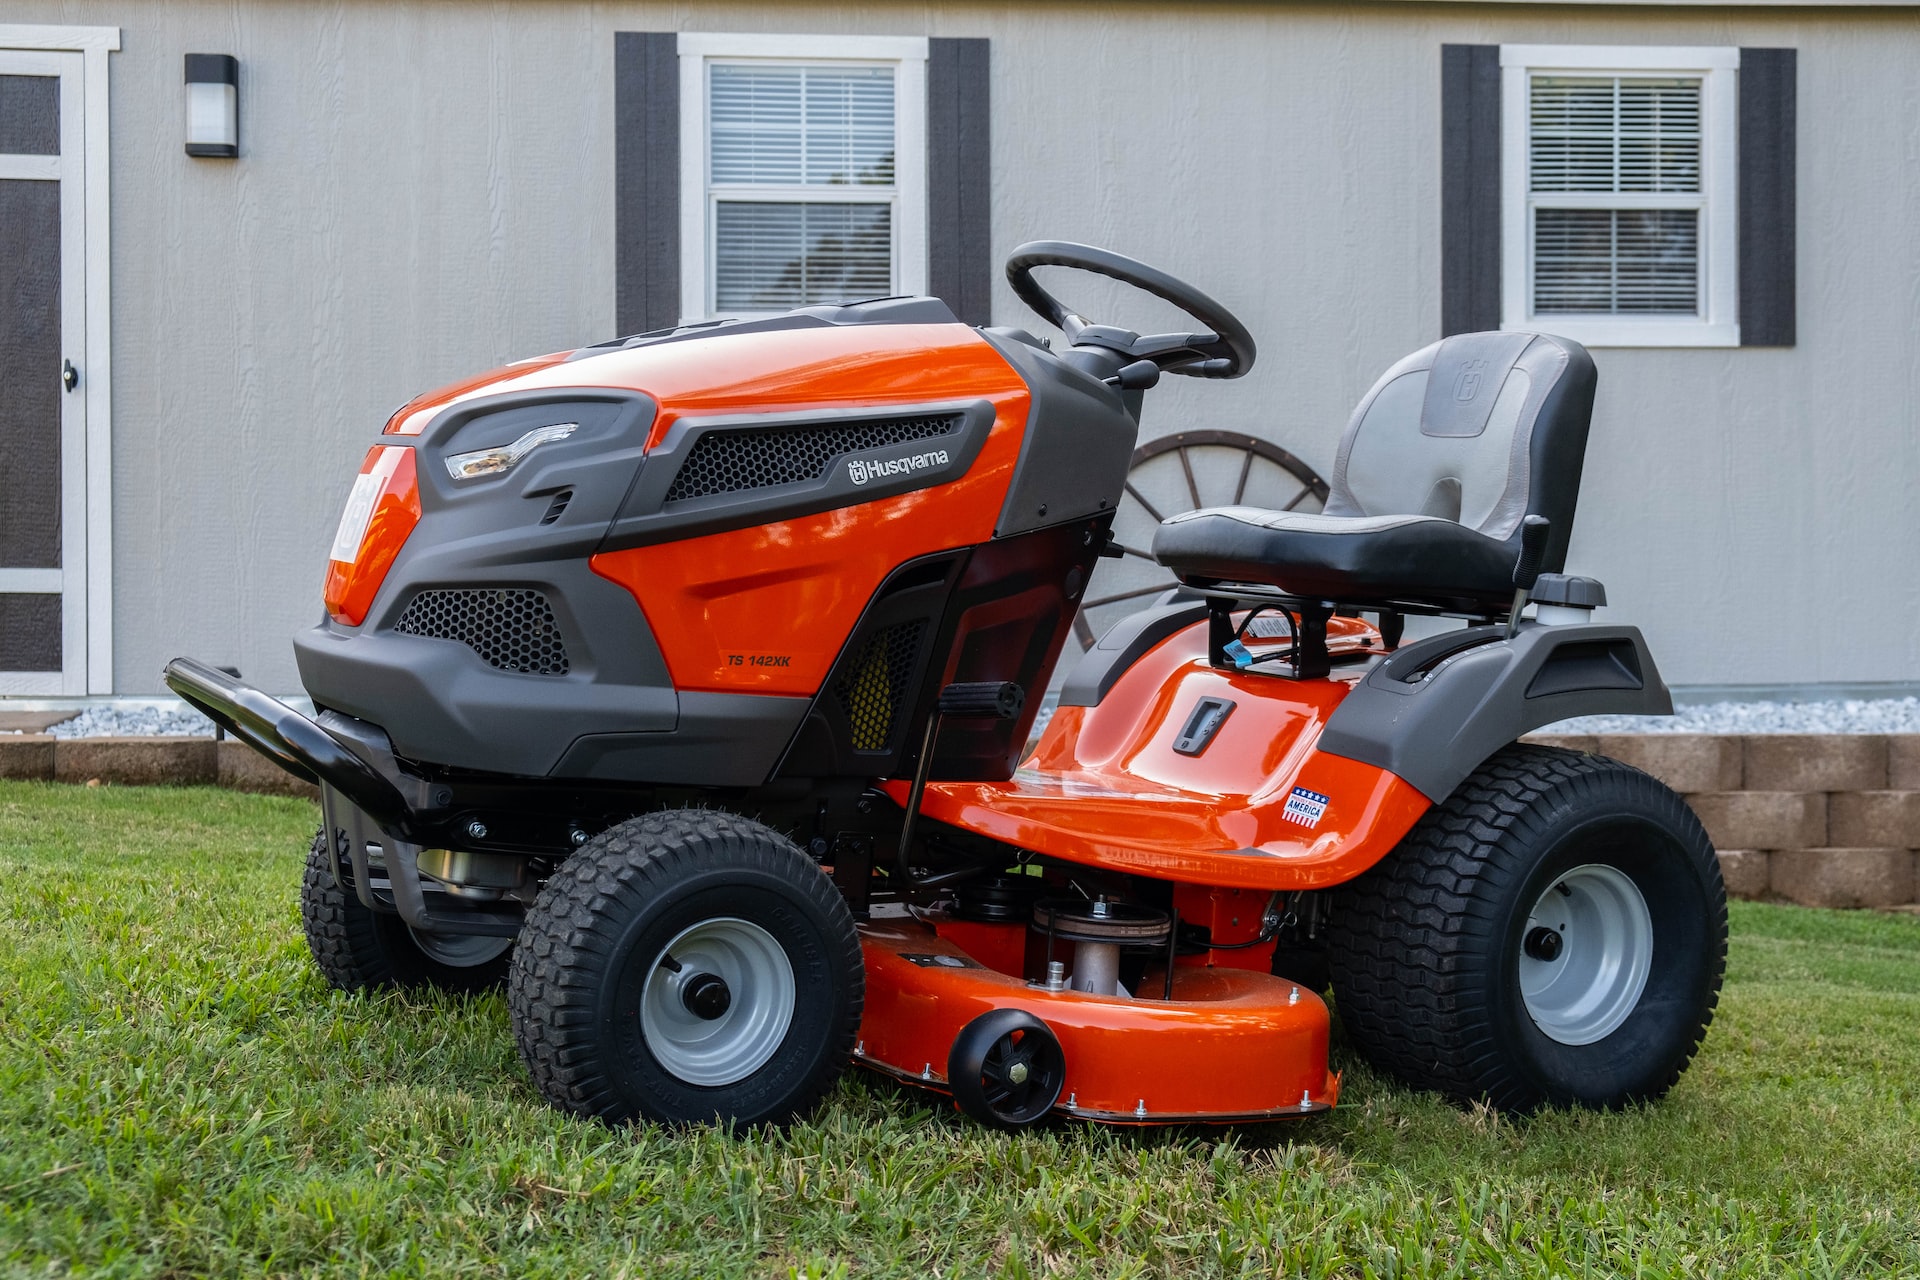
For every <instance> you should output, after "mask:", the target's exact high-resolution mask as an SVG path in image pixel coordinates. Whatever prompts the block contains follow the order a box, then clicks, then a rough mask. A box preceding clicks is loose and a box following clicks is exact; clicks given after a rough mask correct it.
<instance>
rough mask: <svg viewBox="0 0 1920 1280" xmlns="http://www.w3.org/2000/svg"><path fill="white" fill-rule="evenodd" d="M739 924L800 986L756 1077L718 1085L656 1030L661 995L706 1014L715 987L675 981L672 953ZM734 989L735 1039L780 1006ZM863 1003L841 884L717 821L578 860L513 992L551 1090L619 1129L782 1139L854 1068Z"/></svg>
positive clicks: (607, 836)
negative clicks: (767, 1134) (703, 931)
mask: <svg viewBox="0 0 1920 1280" xmlns="http://www.w3.org/2000/svg"><path fill="white" fill-rule="evenodd" d="M730 921H731V922H745V924H746V925H747V926H750V927H751V930H752V931H754V936H756V937H765V938H767V939H770V940H771V942H772V944H775V945H777V947H778V950H779V954H780V955H782V956H784V957H785V961H786V964H787V965H788V966H790V971H791V979H792V988H791V992H790V993H787V992H784V991H783V992H782V993H781V994H779V995H778V997H777V999H778V1000H780V1001H783V1002H784V1001H791V1004H790V1010H791V1012H790V1016H789V1017H787V1020H786V1030H785V1033H784V1035H782V1036H780V1037H779V1039H778V1041H777V1043H774V1042H773V1041H771V1040H768V1041H766V1043H767V1044H768V1045H771V1048H769V1049H767V1050H766V1052H767V1053H768V1055H769V1056H767V1057H765V1058H764V1060H763V1061H761V1063H760V1065H758V1066H755V1067H752V1069H751V1073H750V1074H747V1075H745V1076H744V1078H740V1079H731V1080H726V1081H724V1082H722V1083H717V1084H716V1083H703V1082H702V1081H701V1079H700V1078H699V1077H698V1073H697V1072H696V1071H694V1070H692V1069H690V1068H688V1067H687V1066H685V1065H684V1063H683V1065H682V1066H680V1067H679V1068H677V1069H676V1068H674V1067H670V1066H669V1065H668V1063H669V1062H672V1061H674V1058H673V1056H672V1055H673V1054H675V1053H688V1052H690V1050H688V1049H687V1048H686V1047H685V1046H684V1045H676V1044H675V1043H674V1042H673V1041H672V1039H671V1038H670V1035H669V1034H668V1033H667V1032H663V1031H660V1030H659V1024H658V1022H657V1021H656V1022H654V1023H651V1024H650V1023H649V1022H648V1021H647V1019H648V1018H657V1013H656V1012H655V1011H656V1010H657V1009H658V1007H659V1005H658V1001H660V1000H662V999H665V998H666V997H663V996H662V995H661V994H660V993H661V991H662V990H663V986H662V984H670V983H675V982H678V983H680V984H681V986H682V987H684V988H685V989H684V990H679V989H678V988H676V990H677V991H678V994H679V996H680V998H681V999H682V1000H683V1001H684V1002H685V1005H686V1008H687V1009H688V1010H689V1011H691V1010H693V1009H694V1007H695V1006H694V996H693V991H694V988H693V987H692V986H689V985H687V984H689V983H692V982H693V981H694V979H695V978H698V977H701V976H711V975H702V974H693V975H691V976H688V977H685V978H682V977H681V971H680V970H679V969H678V968H675V969H672V970H671V976H669V977H662V976H660V975H661V974H663V973H666V972H668V970H667V969H665V968H663V964H670V965H677V963H678V962H677V961H675V960H674V959H673V957H671V956H670V954H669V952H668V948H669V944H675V945H678V944H677V943H675V940H676V939H679V938H682V937H686V936H688V931H689V930H693V929H696V928H713V927H728V928H731V927H733V926H732V925H729V924H727V922H730ZM767 954H771V953H770V952H769V953H767ZM773 963H775V964H777V963H778V962H777V961H774V962H773ZM689 967H692V966H689ZM722 985H723V990H725V992H726V994H725V996H724V998H723V999H721V1000H720V1001H719V1009H720V1012H718V1013H715V1014H712V1015H710V1016H711V1019H712V1020H714V1021H716V1022H717V1023H719V1024H720V1026H721V1029H722V1031H726V1028H730V1027H733V1026H734V1025H735V1023H734V1022H733V1021H731V1019H736V1018H747V1017H749V1016H754V1015H755V1013H756V1010H757V1009H763V1008H764V1006H765V1004H766V1001H765V1000H762V1001H760V1002H759V1003H757V1004H756V1001H755V998H754V995H753V994H752V993H753V983H752V982H751V981H749V982H747V983H744V984H743V986H744V988H745V989H744V991H743V992H734V991H732V990H731V988H728V987H726V984H724V983H723V984H722ZM761 985H762V986H768V985H770V984H768V983H762V984H761ZM864 996H865V971H864V969H863V968H862V966H861V960H860V939H859V935H858V934H857V933H856V932H855V931H854V924H853V914H852V913H851V912H850V911H849V910H848V909H847V904H846V900H845V899H844V898H842V897H841V896H840V893H839V891H838V890H837V889H835V888H834V886H833V882H832V881H831V880H829V879H828V878H827V876H826V875H825V874H824V873H823V872H821V870H820V868H819V867H817V866H815V865H814V863H813V862H812V861H811V860H810V859H809V858H807V856H806V855H805V854H803V853H801V852H800V850H799V849H798V848H796V847H795V846H794V844H793V842H792V841H790V840H788V839H786V838H785V837H784V836H781V835H779V834H778V833H776V832H774V831H772V830H769V829H768V828H766V827H764V826H762V825H760V824H759V823H757V822H751V821H748V820H747V819H745V818H740V817H736V816H734V815H732V814H726V813H716V812H712V811H706V810H675V811H670V812H666V813H656V814H649V815H648V816H646V817H643V818H635V819H633V820H631V821H628V822H624V823H621V824H620V825H619V826H616V827H613V828H610V829H609V830H607V831H604V832H602V833H601V834H600V835H598V836H596V837H594V839H592V840H590V841H588V842H587V843H586V844H585V845H583V846H581V847H580V849H578V850H577V851H575V852H574V854H573V855H572V856H571V857H569V858H568V859H567V861H566V862H565V863H564V864H563V865H562V866H561V867H560V869H559V871H557V872H555V873H554V875H553V876H552V877H551V878H550V879H549V880H548V881H547V884H546V887H545V888H544V889H542V890H541V893H540V897H539V900H538V901H537V902H536V903H535V904H534V906H533V908H532V909H531V910H530V911H529V912H528V913H527V922H526V925H525V927H524V928H523V929H522V930H521V933H520V942H519V945H518V946H517V947H515V948H514V960H513V970H512V976H511V977H510V979H509V980H508V987H507V1002H508V1008H509V1009H510V1010H511V1012H512V1015H513V1034H514V1039H515V1041H516V1042H517V1043H518V1045H519V1047H520V1056H521V1058H522V1059H523V1060H525V1062H526V1064H527V1070H528V1071H529V1072H530V1073H531V1074H532V1076H533V1081H534V1084H535V1085H536V1086H538V1088H539V1090H540V1092H541V1093H542V1094H543V1095H545V1097H546V1098H547V1100H548V1101H549V1102H551V1103H553V1105H554V1106H556V1107H559V1108H561V1109H562V1110H565V1111H571V1112H574V1113H575V1114H578V1115H585V1116H594V1117H597V1118H599V1119H601V1120H604V1121H606V1122H608V1123H610V1124H618V1123H622V1122H625V1121H628V1120H632V1119H635V1118H644V1119H648V1120H654V1121H659V1122H663V1123H700V1122H708V1121H718V1122H719V1123H721V1124H734V1125H741V1126H750V1125H757V1124H774V1125H780V1124H785V1123H787V1122H789V1121H791V1120H794V1119H796V1118H798V1117H800V1116H802V1115H804V1114H806V1113H807V1112H808V1111H810V1110H811V1109H812V1108H813V1107H814V1106H815V1104H817V1103H818V1102H819V1100H820V1098H821V1096H822V1095H824V1094H825V1093H826V1092H827V1090H828V1089H830V1088H832V1087H833V1084H834V1082H835V1081H836V1080H838V1079H839V1077H840V1075H841V1073H842V1072H843V1071H844V1070H845V1069H846V1066H847V1063H848V1061H849V1060H850V1058H851V1057H852V1052H853V1041H854V1035H855V1033H856V1031H857V1030H858V1029H859V1025H860V1008H861V1002H862V1000H863V998H864ZM775 998H776V997H768V998H767V999H775ZM735 1001H738V1002H739V1003H737V1004H735V1003H733V1002H735ZM643 1002H644V1003H645V1008H644V1009H643ZM674 1016H675V1017H678V1016H679V1015H678V1014H677V1013H675V1014H674ZM700 1016H701V1017H703V1018H704V1017H709V1015H707V1014H701V1015H700ZM649 1025H652V1026H654V1027H655V1033H656V1035H657V1039H656V1040H652V1041H650V1040H649V1034H650V1033H649V1031H648V1027H649ZM743 1025H744V1024H743ZM726 1033H727V1034H732V1032H726ZM743 1052H744V1051H743ZM663 1058H664V1060H663ZM743 1060H744V1061H748V1062H751V1061H753V1060H754V1059H753V1056H752V1054H750V1053H748V1054H746V1055H745V1058H744V1059H743Z"/></svg>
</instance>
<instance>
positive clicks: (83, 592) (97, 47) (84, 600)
mask: <svg viewBox="0 0 1920 1280" xmlns="http://www.w3.org/2000/svg"><path fill="white" fill-rule="evenodd" d="M119 49H120V28H118V27H71V26H37V25H27V24H22V23H0V50H6V51H9V52H13V51H19V52H36V51H39V52H64V53H79V54H81V55H82V57H81V59H80V70H79V73H78V74H79V76H80V94H79V100H80V102H81V111H82V126H81V145H82V148H83V153H82V156H81V165H80V173H81V178H80V181H81V182H82V184H83V205H82V215H81V217H82V224H83V231H82V235H81V243H80V244H78V245H67V244H65V243H62V245H61V246H60V253H61V258H62V264H61V267H62V272H61V273H62V276H63V277H65V276H66V275H67V273H68V259H67V255H68V254H70V253H72V254H77V255H78V256H79V257H80V259H81V263H82V266H81V277H82V284H81V305H82V306H83V307H84V308H85V313H86V326H85V335H84V339H83V341H82V347H81V350H80V352H79V356H80V359H79V365H80V385H79V386H78V387H76V388H75V390H76V391H78V392H79V394H80V395H81V396H82V397H83V400H82V405H81V408H82V412H83V413H84V414H85V421H86V426H85V431H84V450H83V452H84V457H83V458H82V459H81V468H80V469H81V471H82V474H83V475H84V476H85V482H84V486H83V493H84V495H85V497H84V501H85V504H86V517H85V522H84V535H83V541H82V545H81V547H80V548H79V552H80V555H81V557H82V559H83V563H84V572H83V573H82V574H81V575H80V582H79V585H78V589H77V590H76V589H75V587H74V585H73V583H74V579H73V575H71V574H68V576H67V578H66V583H67V584H68V585H67V586H66V587H65V588H64V589H63V591H62V593H61V594H62V597H63V598H62V601H61V609H62V613H63V630H64V614H65V611H66V610H68V609H71V608H74V607H78V608H79V609H80V610H81V612H82V615H83V617H84V619H85V622H84V626H85V642H84V644H83V645H82V646H80V661H79V664H78V669H77V670H76V669H74V667H73V666H72V665H69V664H71V662H72V656H73V653H74V646H72V645H70V644H66V643H64V638H63V643H62V645H61V651H62V662H63V666H62V669H61V671H60V674H59V675H58V676H57V677H54V678H52V679H50V680H48V681H47V682H46V683H48V684H52V683H55V682H57V683H58V686H59V687H58V688H41V687H32V688H29V687H25V685H27V684H30V683H37V682H34V681H32V679H31V677H13V678H11V679H0V695H6V694H14V693H18V694H48V693H51V694H60V695H66V696H73V695H79V694H102V693H112V692H113V349H112V347H113V344H112V337H113V313H112V310H111V300H112V280H113V277H112V263H111V251H112V242H111V237H110V234H109V209H110V207H111V206H110V202H109V199H108V186H107V181H108V168H109V166H108V151H107V146H108V128H107V122H108V96H107V55H108V54H110V53H116V52H118V51H119ZM62 97H63V98H64V97H65V95H64V94H63V95H62ZM62 133H63V135H64V134H65V133H66V129H65V127H64V124H63V127H62ZM63 292H64V290H63ZM69 358H71V357H69ZM62 470H63V472H65V473H66V474H68V475H71V474H73V469H72V468H71V466H70V465H69V462H68V460H66V459H63V460H62ZM61 523H62V526H63V532H64V530H65V529H66V528H68V527H70V522H68V521H67V520H65V519H64V518H63V519H62V521H61ZM73 550H74V549H73V548H72V546H71V544H70V543H69V542H66V541H65V540H64V539H63V545H62V548H61V560H62V563H63V564H69V567H71V566H70V559H69V558H70V556H71V555H72V554H73ZM76 596H77V597H78V598H77V599H76ZM15 684H20V685H22V687H19V688H15V687H12V686H14V685H15Z"/></svg>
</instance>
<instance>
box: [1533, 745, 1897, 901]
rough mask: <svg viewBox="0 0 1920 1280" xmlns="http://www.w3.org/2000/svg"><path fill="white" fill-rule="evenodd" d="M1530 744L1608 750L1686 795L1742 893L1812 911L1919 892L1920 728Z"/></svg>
mask: <svg viewBox="0 0 1920 1280" xmlns="http://www.w3.org/2000/svg"><path fill="white" fill-rule="evenodd" d="M1528 741H1530V742H1544V743H1550V744H1552V745H1554V746H1560V747H1569V748H1572V749H1573V750H1576V751H1597V752H1599V753H1600V754H1601V755H1606V756H1612V757H1614V758H1615V759H1617V760H1623V761H1625V762H1626V763H1628V764H1630V765H1633V766H1634V767H1635V768H1638V769H1644V770H1646V771H1647V772H1648V773H1650V774H1652V775H1653V776H1654V777H1656V778H1659V779H1660V780H1661V781H1662V782H1665V783H1666V784H1667V785H1668V786H1670V787H1672V788H1673V789H1674V790H1675V791H1678V792H1680V793H1681V794H1682V795H1684V796H1685V797H1686V798H1687V803H1688V804H1689V805H1691V806H1692V807H1693V811H1694V812H1695V813H1696V814H1698V815H1699V816H1700V822H1701V825H1703V826H1705V827H1706V829H1707V834H1708V835H1709V836H1711V837H1712V838H1713V843H1714V847H1715V848H1717V849H1718V850H1719V851H1720V871H1721V874H1722V875H1723V876H1725V878H1726V881H1727V892H1728V893H1730V894H1732V895H1733V896H1735V897H1740V898H1784V899H1786V900H1788V901H1790V902H1798V903H1803V904H1805V905H1807V906H1812V907H1901V906H1906V905H1908V904H1911V903H1913V902H1914V900H1915V899H1916V898H1917V897H1920V887H1917V886H1916V876H1920V863H1917V856H1916V854H1915V850H1916V849H1920V734H1899V735H1892V736H1881V735H1876V734H1814V733H1783V734H1756V735H1752V736H1747V737H1722V736H1718V735H1713V734H1692V733H1641V734H1602V735H1599V736H1577V737H1548V736H1537V737H1533V738H1529V739H1528Z"/></svg>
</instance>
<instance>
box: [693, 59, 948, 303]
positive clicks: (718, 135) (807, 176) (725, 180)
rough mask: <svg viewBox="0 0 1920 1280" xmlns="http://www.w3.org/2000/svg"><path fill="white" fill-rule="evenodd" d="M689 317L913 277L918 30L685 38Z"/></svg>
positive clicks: (920, 131) (853, 296)
mask: <svg viewBox="0 0 1920 1280" xmlns="http://www.w3.org/2000/svg"><path fill="white" fill-rule="evenodd" d="M678 47H679V56H680V67H681V74H680V94H681V98H680V128H681V151H680V156H681V188H680V201H681V250H680V252H681V259H680V260H681V276H680V280H681V313H682V317H681V318H682V319H683V320H688V321H692V320H704V319H711V318H714V317H719V316H750V315H766V314H769V313H774V312H780V311H786V310H789V309H791V308H793V307H802V306H808V305H812V304H814V303H823V302H845V301H855V300H859V299H862V298H875V297H884V296H887V295H890V294H901V293H922V292H925V290H926V287H927V285H926V279H927V205H926V182H927V179H926V101H927V95H926V59H927V42H926V40H924V39H915V38H889V37H865V38H863V37H847V38H840V37H824V36H723V35H689V34H683V35H681V36H680V38H679V46H678Z"/></svg>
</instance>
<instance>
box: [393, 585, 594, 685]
mask: <svg viewBox="0 0 1920 1280" xmlns="http://www.w3.org/2000/svg"><path fill="white" fill-rule="evenodd" d="M393 629H394V630H395V631H398V632H400V633H401V634H403V635H409V636H428V637H431V638H432V639H435V640H458V641H459V642H460V643H461V644H464V645H466V646H467V647H468V648H469V649H472V650H473V651H474V652H475V653H477V654H479V655H480V657H481V658H482V659H483V660H484V661H485V662H486V664H487V665H488V666H490V667H498V668H499V669H500V670H502V671H519V672H522V673H524V674H527V675H536V676H563V675H565V674H567V646H566V644H565V643H564V642H563V641H562V640H561V639H560V627H559V624H558V623H556V622H555V621H554V618H553V606H552V605H551V604H549V603H547V598H546V596H544V595H543V594H541V593H540V592H538V591H528V590H523V589H516V588H504V587H502V588H482V589H480V590H477V591H422V592H421V593H420V594H419V595H417V596H415V597H414V598H413V599H412V601H411V602H409V603H408V605H407V611H406V612H405V613H403V614H401V615H400V621H399V622H397V623H395V624H394V627H393Z"/></svg>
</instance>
